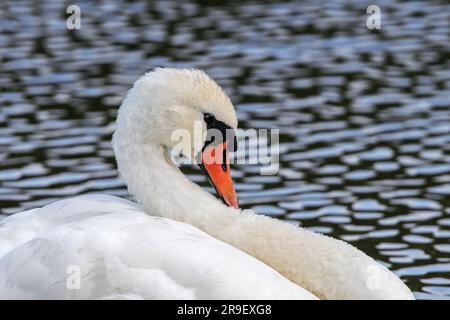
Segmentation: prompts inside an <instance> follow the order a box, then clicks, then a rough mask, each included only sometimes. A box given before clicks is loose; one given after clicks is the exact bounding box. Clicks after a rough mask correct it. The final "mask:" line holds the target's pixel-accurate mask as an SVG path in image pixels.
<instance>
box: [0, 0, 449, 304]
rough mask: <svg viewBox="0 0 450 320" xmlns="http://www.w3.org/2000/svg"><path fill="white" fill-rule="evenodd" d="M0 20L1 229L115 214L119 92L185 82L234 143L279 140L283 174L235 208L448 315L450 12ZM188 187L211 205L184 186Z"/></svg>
mask: <svg viewBox="0 0 450 320" xmlns="http://www.w3.org/2000/svg"><path fill="white" fill-rule="evenodd" d="M77 4H79V5H80V7H81V14H82V28H81V30H73V31H68V30H67V29H66V24H65V18H66V15H65V9H66V7H65V6H64V5H63V4H60V3H59V1H37V2H35V1H2V2H1V4H0V53H1V66H0V69H1V74H0V90H1V91H0V92H1V96H0V208H1V213H2V215H1V216H2V217H4V216H6V215H9V214H13V213H15V212H18V211H21V210H24V209H28V208H33V207H38V206H42V205H44V204H47V203H49V202H52V201H55V200H58V199H61V198H64V197H70V196H74V195H77V194H81V193H92V192H95V193H98V192H102V193H108V194H113V195H117V196H122V197H127V191H126V189H125V187H124V185H123V183H122V181H121V180H120V179H119V178H118V176H117V171H116V167H115V162H114V157H113V154H112V151H111V148H110V138H111V134H112V132H113V130H114V116H115V113H116V111H117V107H118V105H119V104H120V101H121V99H122V97H123V96H124V95H125V93H126V91H127V90H128V89H129V87H130V85H131V84H132V83H133V82H134V81H135V80H136V79H137V78H138V77H139V76H140V75H142V74H143V73H144V72H145V71H147V70H150V69H151V68H152V67H154V66H157V65H168V66H177V67H183V66H189V67H191V66H196V67H198V68H202V69H204V70H205V71H207V72H208V73H209V74H210V75H211V76H212V77H214V78H215V79H216V80H217V81H218V82H219V83H220V84H221V85H222V86H223V87H224V88H225V90H226V91H227V92H228V93H229V94H230V96H231V98H232V100H233V102H234V103H235V105H236V107H237V111H238V117H239V119H240V127H242V128H278V129H279V130H280V162H281V164H280V171H279V173H278V174H277V175H274V176H261V175H260V174H259V171H258V167H257V166H255V165H241V166H236V167H235V168H234V174H235V181H236V187H237V190H238V193H239V198H240V202H241V205H242V206H243V207H245V208H254V209H255V210H256V211H257V212H260V213H264V214H268V215H271V216H273V217H277V218H280V219H284V220H287V221H290V222H292V223H295V224H299V225H301V226H304V227H307V228H310V229H312V230H315V231H317V232H322V233H325V234H328V235H331V236H333V237H337V238H340V239H343V240H345V241H348V242H350V243H352V244H353V245H355V246H357V247H358V248H360V249H362V250H364V251H365V252H366V253H368V254H369V255H370V256H372V257H374V258H376V259H377V260H379V261H381V262H383V263H385V264H386V265H387V266H388V267H389V268H391V269H392V270H394V271H395V272H396V273H397V274H398V275H399V276H401V277H402V279H404V280H405V281H406V283H407V284H408V286H409V287H410V288H412V289H413V291H414V292H415V295H416V297H417V298H420V299H446V298H447V299H450V241H449V239H450V62H449V57H450V54H449V49H450V35H449V32H450V27H449V19H450V18H449V17H450V5H449V4H447V3H446V2H445V1H426V2H399V3H393V2H392V1H378V4H379V5H380V6H381V9H382V29H381V31H370V30H368V29H367V28H366V27H365V24H366V17H367V15H366V13H365V10H366V4H365V3H364V1H363V2H358V1H342V2H340V1H303V2H300V3H295V2H290V3H283V4H276V3H270V2H268V3H260V2H259V1H255V2H250V1H244V2H242V1H239V2H236V3H235V4H234V5H233V4H231V3H230V4H227V5H223V4H220V2H217V3H215V2H213V3H209V4H208V5H207V6H206V5H205V4H204V3H203V2H189V1H183V2H181V3H180V2H178V3H177V2H175V1H161V2H156V3H155V2H152V3H150V4H148V5H146V4H144V3H131V2H126V1H113V2H109V3H107V2H98V3H97V2H90V1H77ZM186 171H187V172H188V174H189V175H190V177H191V178H192V179H193V180H194V181H196V182H198V183H200V184H202V185H204V186H205V187H209V186H208V184H207V182H206V180H205V178H204V177H203V176H202V175H200V174H199V172H198V171H197V170H194V169H193V168H187V169H186Z"/></svg>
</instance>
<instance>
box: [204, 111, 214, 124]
mask: <svg viewBox="0 0 450 320" xmlns="http://www.w3.org/2000/svg"><path fill="white" fill-rule="evenodd" d="M203 120H205V122H206V124H207V125H213V124H214V122H215V121H216V119H215V118H214V116H213V115H212V114H210V113H205V114H204V115H203Z"/></svg>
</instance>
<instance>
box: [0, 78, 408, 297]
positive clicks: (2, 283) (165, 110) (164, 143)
mask: <svg viewBox="0 0 450 320" xmlns="http://www.w3.org/2000/svg"><path fill="white" fill-rule="evenodd" d="M204 112H208V113H211V114H214V115H215V116H216V117H217V118H218V119H220V120H221V121H223V122H224V123H227V124H228V125H229V126H231V127H233V128H236V126H237V121H236V115H235V112H234V108H233V106H232V104H231V102H230V101H229V99H228V97H227V96H226V95H225V94H224V93H223V92H222V90H221V89H220V87H218V86H217V84H216V83H215V82H214V81H212V80H211V79H210V78H209V77H208V76H207V75H206V74H204V73H203V72H201V71H197V70H174V69H157V70H156V71H153V72H150V73H148V74H147V75H145V76H144V77H142V78H141V79H140V80H139V81H138V82H136V84H135V86H134V87H133V89H132V90H130V92H129V94H128V96H127V98H126V99H125V100H124V102H123V104H122V106H121V108H120V110H119V115H118V120H117V129H116V132H115V134H114V138H113V147H114V151H115V155H116V159H117V164H118V168H119V172H120V173H121V175H122V177H123V179H124V180H125V182H126V183H127V185H128V188H129V190H130V193H131V194H133V195H134V197H135V198H136V200H137V201H138V203H139V204H140V205H136V204H134V203H132V202H130V201H127V200H122V199H119V198H116V197H112V196H106V195H85V196H80V197H76V198H73V199H66V200H61V201H58V202H55V203H53V204H51V205H48V206H45V207H43V208H39V209H33V210H29V211H26V212H22V213H18V214H15V215H13V216H11V217H8V218H5V219H4V220H2V221H1V222H0V298H7V299H14V298H28V299H35V298H56V299H84V298H86V299H316V296H317V297H319V298H327V299H412V298H413V295H412V293H411V291H410V290H409V289H408V288H407V287H406V286H405V285H404V284H403V282H402V281H401V280H400V279H399V278H397V277H396V276H395V275H394V274H393V273H392V272H390V271H389V270H388V269H386V268H385V267H383V266H381V265H380V264H378V263H376V262H375V261H374V260H373V259H371V258H370V257H368V256H367V255H365V254H364V253H362V252H361V251H359V250H357V249H356V248H354V247H352V246H351V245H349V244H346V243H345V242H343V241H339V240H335V239H332V238H329V237H326V236H323V235H319V234H315V233H313V232H310V231H308V230H305V229H302V228H297V227H295V226H292V225H289V224H286V223H283V222H281V221H278V220H274V219H271V218H268V217H264V216H258V215H255V214H254V213H253V212H252V211H249V210H244V211H241V210H237V209H233V208H230V207H227V206H225V205H224V204H222V203H221V202H220V201H219V200H217V199H216V198H215V197H213V196H212V195H211V194H209V193H207V192H205V191H204V190H202V189H201V188H200V187H199V186H198V185H196V184H194V183H192V182H191V181H189V180H188V179H187V178H186V177H185V176H184V175H183V174H182V173H181V172H180V171H179V169H178V168H177V167H175V166H174V165H173V164H172V163H171V162H170V160H168V158H169V157H168V149H170V148H171V147H173V146H174V144H175V143H174V142H173V141H171V139H170V137H168V135H170V133H171V132H172V131H173V130H174V129H176V128H185V129H187V130H189V131H191V130H193V128H192V127H193V125H192V123H193V122H194V121H195V120H198V119H201V114H203V113H204ZM200 145H202V144H200ZM193 151H194V153H195V152H197V151H198V150H193ZM74 270H75V272H74ZM77 270H78V271H79V273H80V283H79V284H80V287H79V289H78V288H77V287H75V288H74V286H73V283H72V282H71V281H73V279H74V278H73V277H74V276H76V273H77ZM310 292H312V293H310Z"/></svg>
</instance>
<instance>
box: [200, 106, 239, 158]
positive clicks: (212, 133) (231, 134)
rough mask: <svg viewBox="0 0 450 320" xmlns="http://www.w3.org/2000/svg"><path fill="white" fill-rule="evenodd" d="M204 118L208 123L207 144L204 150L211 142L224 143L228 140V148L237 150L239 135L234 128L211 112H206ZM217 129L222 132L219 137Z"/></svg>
mask: <svg viewBox="0 0 450 320" xmlns="http://www.w3.org/2000/svg"><path fill="white" fill-rule="evenodd" d="M203 119H204V121H205V123H206V128H207V134H206V140H205V145H204V146H203V149H202V150H204V149H205V148H206V147H207V146H208V145H210V144H211V143H214V144H216V145H218V144H219V143H223V142H224V141H228V144H227V149H228V150H231V151H236V150H237V137H236V133H235V131H234V129H233V128H231V127H230V126H229V125H227V124H226V123H224V122H223V121H220V120H217V119H216V118H215V117H214V115H212V114H210V113H205V114H204V115H203ZM217 130H218V131H220V133H221V134H220V135H219V137H218V136H217Z"/></svg>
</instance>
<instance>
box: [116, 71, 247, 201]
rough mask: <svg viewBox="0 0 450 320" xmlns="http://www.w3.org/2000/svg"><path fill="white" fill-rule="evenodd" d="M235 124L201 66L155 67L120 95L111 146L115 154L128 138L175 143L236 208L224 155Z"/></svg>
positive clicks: (233, 143) (231, 112) (231, 108)
mask: <svg viewBox="0 0 450 320" xmlns="http://www.w3.org/2000/svg"><path fill="white" fill-rule="evenodd" d="M236 128H237V117H236V112H235V110H234V106H233V104H232V103H231V101H230V99H229V97H228V96H227V95H226V94H225V93H224V92H223V90H222V89H221V88H220V86H219V85H218V84H217V83H216V82H215V81H214V80H212V79H211V78H210V77H209V76H208V75H207V74H206V73H205V72H203V71H201V70H197V69H174V68H156V69H154V70H153V71H150V72H148V73H146V74H145V75H144V76H142V77H141V78H140V79H139V80H137V81H136V83H135V84H134V86H133V88H132V89H131V90H130V91H129V92H128V95H127V97H126V98H125V99H124V101H123V103H122V105H121V107H120V109H119V113H118V118H117V129H116V132H115V133H114V137H113V147H114V150H115V153H116V158H118V153H120V152H121V150H123V148H124V144H127V142H129V141H130V139H132V140H133V142H134V143H138V144H139V145H140V146H143V147H145V145H148V144H152V145H155V144H157V145H160V146H162V147H164V148H166V149H168V150H172V149H175V150H176V151H177V152H179V153H182V154H183V155H184V156H186V157H188V158H189V159H191V161H192V162H194V163H196V164H198V165H199V167H200V168H201V169H202V170H203V171H204V172H205V174H206V175H207V177H208V179H209V181H210V182H211V183H212V185H213V186H214V188H215V190H216V192H217V194H218V195H219V196H220V198H221V199H222V200H223V202H224V203H225V204H226V205H228V206H230V207H235V208H238V207H239V206H238V202H237V197H236V193H235V190H234V186H233V183H232V180H231V175H230V166H229V156H228V151H230V149H233V150H235V149H236V148H237V142H236V138H235V135H234V132H235V129H236ZM119 141H121V143H120V142H119ZM120 145H121V146H122V149H121V150H118V149H119V146H120ZM117 160H118V163H119V159H117ZM119 170H120V165H119Z"/></svg>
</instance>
